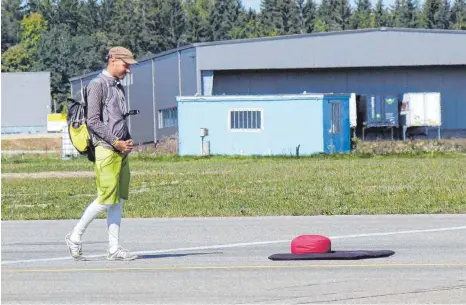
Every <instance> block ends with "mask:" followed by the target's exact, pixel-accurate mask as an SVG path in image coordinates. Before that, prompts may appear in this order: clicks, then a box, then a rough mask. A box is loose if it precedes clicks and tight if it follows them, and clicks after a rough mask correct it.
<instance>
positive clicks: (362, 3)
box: [350, 0, 372, 29]
mask: <svg viewBox="0 0 466 305" xmlns="http://www.w3.org/2000/svg"><path fill="white" fill-rule="evenodd" d="M371 15H372V8H371V2H370V0H357V5H356V10H355V11H354V13H353V14H352V15H351V19H350V24H351V28H353V29H364V28H369V27H371Z"/></svg>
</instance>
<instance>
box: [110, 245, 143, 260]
mask: <svg viewBox="0 0 466 305" xmlns="http://www.w3.org/2000/svg"><path fill="white" fill-rule="evenodd" d="M136 258H138V256H137V255H136V254H133V253H131V252H129V251H128V250H126V249H123V248H122V247H121V246H119V247H118V249H117V250H116V251H115V252H113V253H110V249H109V250H108V254H107V259H108V260H109V261H132V260H135V259H136Z"/></svg>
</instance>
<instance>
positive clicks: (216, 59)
mask: <svg viewBox="0 0 466 305" xmlns="http://www.w3.org/2000/svg"><path fill="white" fill-rule="evenodd" d="M365 33H404V34H410V35H411V34H412V35H416V34H443V35H445V36H451V35H454V36H455V37H461V39H462V40H463V38H462V37H463V36H464V46H465V47H464V48H459V46H455V49H460V50H465V49H466V31H464V30H438V29H410V28H385V27H383V28H372V29H358V30H345V31H334V32H321V33H309V34H293V35H282V36H270V37H259V38H248V39H235V40H222V41H212V42H199V43H193V44H190V45H185V46H182V47H179V48H176V49H172V50H167V51H164V52H161V53H158V54H155V55H150V56H145V57H143V58H141V59H138V62H139V63H142V62H145V61H148V60H153V59H155V58H158V57H163V56H167V55H170V54H173V53H176V52H180V51H183V50H186V49H191V48H199V49H201V50H208V49H211V48H209V47H214V46H223V47H234V46H238V47H240V46H241V45H243V48H244V47H245V46H247V45H253V44H254V45H256V46H257V43H258V42H279V41H283V40H290V41H301V40H303V39H306V40H309V41H313V40H314V39H312V38H323V37H328V38H331V37H333V38H344V37H350V36H351V35H357V34H365ZM443 35H442V36H443ZM456 35H462V36H456ZM354 37H356V36H354ZM409 40H410V39H406V38H405V39H404V41H403V42H401V43H400V46H399V48H403V45H402V44H403V43H405V42H409ZM335 42H336V40H335V41H332V42H330V44H333V43H335ZM361 42H363V41H361ZM383 42H384V41H383V37H382V39H379V42H378V43H379V44H382V43H383ZM431 45H432V46H435V45H437V47H438V42H437V41H431ZM462 45H463V44H462ZM347 47H348V46H347ZM289 49H293V48H292V47H291V48H289ZM443 49H444V50H449V49H451V52H453V53H455V52H456V53H457V51H455V50H453V48H452V47H450V48H445V46H443ZM237 50H238V49H235V50H234V51H232V52H227V53H225V54H223V56H221V55H222V54H219V53H221V52H218V51H216V50H214V49H212V50H211V51H210V52H209V55H207V54H205V56H201V57H203V61H200V63H199V64H200V65H201V67H198V68H202V69H212V70H215V69H254V68H257V69H264V68H265V69H267V68H298V66H293V65H283V66H280V65H278V66H267V64H266V63H264V64H265V65H266V66H257V67H255V66H254V65H252V66H245V65H249V64H250V62H249V61H248V60H247V58H245V60H244V61H242V64H243V65H238V66H234V65H235V64H236V63H237V62H235V61H231V60H230V61H226V60H225V57H227V56H232V55H235V52H237ZM313 51H314V50H313ZM427 51H428V50H427ZM456 53H455V54H456ZM460 53H462V54H466V53H464V52H460ZM237 54H238V53H236V55H237ZM218 55H220V56H218ZM277 55H280V56H284V55H286V52H285V53H284V54H275V57H276V56H277ZM327 55H329V56H328V57H329V58H328V60H327V61H332V62H333V61H334V58H332V56H334V54H327ZM421 55H423V56H424V58H425V57H426V54H421ZM448 56H449V54H445V55H444V57H448ZM459 56H460V57H461V54H460V55H459ZM464 56H465V59H464V62H463V63H462V64H465V65H466V55H464ZM261 57H262V59H261V60H264V58H267V57H269V58H271V59H272V60H275V59H274V58H273V57H274V54H267V56H263V54H262V55H261ZM425 59H426V60H429V59H428V58H425ZM461 59H462V57H461ZM253 60H255V59H253ZM294 60H296V59H294ZM315 60H316V59H313V61H315ZM349 60H352V59H349ZM222 61H223V62H225V63H227V65H222V64H221V62H222ZM208 62H209V63H208ZM228 62H229V63H228ZM296 64H297V65H299V62H298V61H296ZM388 64H389V65H390V66H392V65H400V64H396V63H393V64H390V63H388ZM413 64H414V65H416V63H415V62H414V63H413ZM440 64H442V63H440ZM443 64H448V63H443ZM422 65H425V64H422ZM431 65H437V63H435V62H432V64H431ZM346 66H351V65H335V64H334V65H328V64H327V63H326V61H323V62H322V64H321V65H320V66H319V65H307V66H304V67H314V68H320V67H322V68H323V67H327V68H331V67H346ZM355 66H361V65H355ZM362 66H366V65H362ZM367 66H373V64H372V63H371V62H370V61H368V65H367ZM99 72H100V71H95V72H91V73H88V74H85V75H81V76H76V77H73V78H70V81H73V80H77V79H80V78H84V77H87V76H91V75H94V74H97V73H99Z"/></svg>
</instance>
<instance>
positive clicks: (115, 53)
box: [108, 47, 138, 65]
mask: <svg viewBox="0 0 466 305" xmlns="http://www.w3.org/2000/svg"><path fill="white" fill-rule="evenodd" d="M108 55H109V56H111V57H113V58H116V59H121V60H123V61H124V62H125V63H127V64H129V65H134V64H137V63H138V62H137V61H136V60H135V59H134V55H133V53H131V51H130V50H128V49H126V48H123V47H114V48H111V49H110V51H108Z"/></svg>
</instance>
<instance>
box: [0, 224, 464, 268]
mask: <svg viewBox="0 0 466 305" xmlns="http://www.w3.org/2000/svg"><path fill="white" fill-rule="evenodd" d="M456 230H466V226H460V227H449V228H438V229H426V230H408V231H395V232H380V233H364V234H352V235H340V236H330V237H329V238H330V239H346V238H358V237H369V236H388V235H400V234H413V233H429V232H442V231H456ZM289 242H290V240H271V241H255V242H247V243H236V244H225V245H212V246H200V247H187V248H173V249H163V250H154V251H138V252H134V253H135V254H137V255H148V254H156V253H167V252H180V251H196V250H211V249H226V248H238V247H250V246H258V245H269V244H279V243H289ZM64 246H65V247H66V245H64ZM105 256H106V254H97V255H87V256H85V257H86V258H96V257H105ZM63 260H72V259H71V257H69V256H64V257H52V258H38V259H24V260H17V261H2V265H11V264H20V263H36V262H53V261H63Z"/></svg>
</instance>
